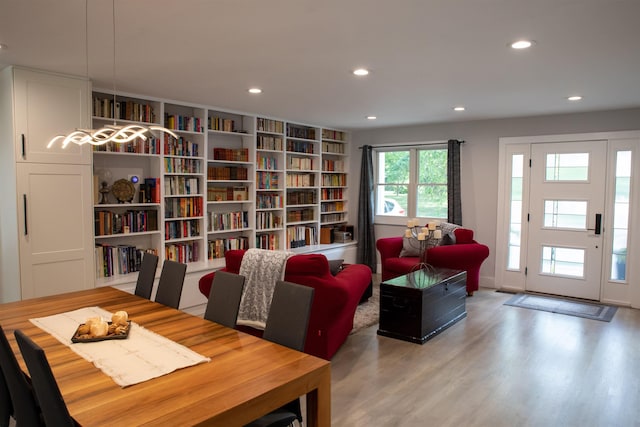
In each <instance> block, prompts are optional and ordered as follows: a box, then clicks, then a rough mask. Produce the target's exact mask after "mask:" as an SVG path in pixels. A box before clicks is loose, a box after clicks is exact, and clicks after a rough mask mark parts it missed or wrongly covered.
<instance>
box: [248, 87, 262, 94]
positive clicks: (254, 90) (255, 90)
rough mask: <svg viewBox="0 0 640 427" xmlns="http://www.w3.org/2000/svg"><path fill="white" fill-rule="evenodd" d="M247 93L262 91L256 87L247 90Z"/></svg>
mask: <svg viewBox="0 0 640 427" xmlns="http://www.w3.org/2000/svg"><path fill="white" fill-rule="evenodd" d="M249 93H262V89H260V88H258V87H252V88H251V89H249Z"/></svg>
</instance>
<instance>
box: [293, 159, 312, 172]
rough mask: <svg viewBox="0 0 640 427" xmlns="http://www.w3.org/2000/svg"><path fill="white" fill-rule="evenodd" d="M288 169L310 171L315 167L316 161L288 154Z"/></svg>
mask: <svg viewBox="0 0 640 427" xmlns="http://www.w3.org/2000/svg"><path fill="white" fill-rule="evenodd" d="M287 169H290V170H299V171H310V170H314V169H315V162H314V160H313V159H310V158H308V157H296V156H287Z"/></svg>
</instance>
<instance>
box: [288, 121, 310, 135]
mask: <svg viewBox="0 0 640 427" xmlns="http://www.w3.org/2000/svg"><path fill="white" fill-rule="evenodd" d="M287 136H290V137H292V138H304V139H316V129H315V128H312V127H308V126H299V125H294V124H291V123H287Z"/></svg>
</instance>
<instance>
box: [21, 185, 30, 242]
mask: <svg viewBox="0 0 640 427" xmlns="http://www.w3.org/2000/svg"><path fill="white" fill-rule="evenodd" d="M22 205H23V208H24V235H25V236H28V235H29V229H28V228H27V195H26V194H23V195H22Z"/></svg>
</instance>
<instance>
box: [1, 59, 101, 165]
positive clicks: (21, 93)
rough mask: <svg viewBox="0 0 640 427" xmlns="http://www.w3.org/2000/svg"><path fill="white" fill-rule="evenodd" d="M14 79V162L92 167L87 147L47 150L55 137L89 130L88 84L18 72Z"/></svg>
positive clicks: (60, 146)
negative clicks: (89, 165)
mask: <svg viewBox="0 0 640 427" xmlns="http://www.w3.org/2000/svg"><path fill="white" fill-rule="evenodd" d="M13 79H14V83H13V86H14V110H15V116H14V120H15V129H14V131H15V135H14V141H15V143H16V150H15V159H16V162H29V163H34V162H35V163H72V164H85V165H88V164H91V152H90V150H89V149H88V148H87V147H84V146H78V145H76V144H71V145H69V146H67V147H66V148H64V149H63V148H62V144H61V141H60V142H57V143H56V144H54V145H53V146H52V147H51V148H47V145H48V144H49V141H50V140H51V138H53V137H54V136H56V135H65V134H68V133H69V132H72V131H73V130H75V129H86V128H88V127H89V109H88V108H89V99H90V98H89V97H90V94H89V85H90V83H89V82H88V81H87V80H84V79H79V78H75V77H63V76H59V75H51V74H46V73H42V72H39V71H32V70H25V69H20V68H17V69H13Z"/></svg>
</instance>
